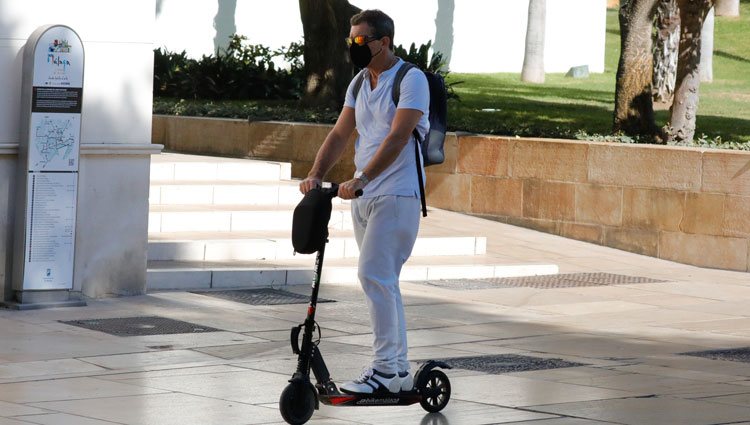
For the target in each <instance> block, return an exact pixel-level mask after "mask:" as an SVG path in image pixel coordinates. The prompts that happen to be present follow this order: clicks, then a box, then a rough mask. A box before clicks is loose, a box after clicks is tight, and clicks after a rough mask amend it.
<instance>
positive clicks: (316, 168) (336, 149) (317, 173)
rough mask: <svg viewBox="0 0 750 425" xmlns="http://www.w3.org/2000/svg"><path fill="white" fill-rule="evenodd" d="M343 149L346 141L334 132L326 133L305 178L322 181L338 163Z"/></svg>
mask: <svg viewBox="0 0 750 425" xmlns="http://www.w3.org/2000/svg"><path fill="white" fill-rule="evenodd" d="M345 148H346V140H344V139H343V138H342V137H340V136H339V135H337V134H335V133H334V132H331V133H328V136H327V137H326V139H325V141H324V142H323V145H322V146H321V147H320V149H319V150H318V154H317V155H316V156H315V163H313V166H312V168H311V169H310V172H309V173H308V174H307V177H315V178H318V179H321V180H322V179H323V177H325V175H326V174H328V172H329V171H330V170H331V168H333V166H334V165H335V164H336V163H337V162H338V161H339V159H340V158H341V155H342V154H343V153H344V149H345Z"/></svg>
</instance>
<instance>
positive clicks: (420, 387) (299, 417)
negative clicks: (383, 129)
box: [279, 184, 451, 425]
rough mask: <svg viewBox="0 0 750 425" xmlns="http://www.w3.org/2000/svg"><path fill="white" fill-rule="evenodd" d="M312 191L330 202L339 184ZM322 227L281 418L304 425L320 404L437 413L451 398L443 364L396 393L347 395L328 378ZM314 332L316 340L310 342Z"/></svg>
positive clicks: (427, 368) (426, 368)
mask: <svg viewBox="0 0 750 425" xmlns="http://www.w3.org/2000/svg"><path fill="white" fill-rule="evenodd" d="M314 190H321V191H323V193H324V194H325V195H326V199H327V200H328V202H329V203H330V202H331V201H332V200H333V198H334V197H336V196H337V194H338V185H336V184H333V185H332V187H330V188H324V189H314ZM356 195H357V196H360V195H361V191H358V192H357V194H356ZM296 224H297V223H296V222H295V225H296ZM325 226H326V228H325V230H324V232H325V242H324V243H323V244H322V245H321V247H320V248H319V249H318V251H317V254H316V257H315V272H314V275H313V282H312V294H311V296H310V304H309V306H308V308H307V318H306V319H305V322H304V323H302V324H301V325H299V326H295V327H293V328H292V332H291V345H292V352H294V354H296V355H297V356H298V358H297V370H296V371H295V372H294V374H293V375H292V378H291V379H290V380H289V384H288V385H287V386H286V388H284V391H283V392H282V393H281V398H280V399H279V410H280V411H281V416H282V417H283V418H284V420H285V421H286V422H287V423H289V424H293V425H296V424H304V423H305V422H307V421H308V420H309V419H310V418H311V417H312V415H313V412H314V411H315V410H317V409H318V408H319V407H320V404H319V403H321V402H322V403H323V404H327V405H331V406H405V405H410V404H415V403H420V404H421V406H422V408H423V409H424V410H426V411H427V412H439V411H440V410H442V409H443V408H444V407H445V406H446V405H447V404H448V401H449V400H450V396H451V384H450V381H449V380H448V377H447V376H446V375H445V373H444V372H443V371H441V370H439V368H442V369H450V368H451V367H450V366H449V365H447V364H446V363H444V362H440V361H434V360H428V361H427V362H425V363H424V364H422V365H421V366H420V367H419V369H418V370H417V372H416V374H415V375H414V388H412V389H411V390H409V391H401V392H398V393H391V392H389V391H387V390H382V392H375V393H373V394H349V393H346V392H341V391H339V389H338V387H337V386H336V383H335V382H333V380H332V379H331V375H330V373H329V371H328V368H327V367H326V364H325V361H323V355H322V354H321V352H320V348H319V344H320V337H321V331H320V326H319V325H318V324H317V323H316V322H315V311H316V309H317V304H318V290H319V288H320V275H321V272H322V269H323V256H324V254H325V243H327V242H328V239H327V237H328V230H327V229H328V228H327V222H326V223H325ZM316 330H317V334H318V338H317V340H316V341H313V335H314V333H316ZM300 333H301V334H302V345H301V346H300V344H299V338H300ZM310 370H312V372H313V374H314V375H315V380H316V381H317V383H316V384H315V385H313V383H312V382H311V381H310Z"/></svg>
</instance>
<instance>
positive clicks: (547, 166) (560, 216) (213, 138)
mask: <svg viewBox="0 0 750 425" xmlns="http://www.w3.org/2000/svg"><path fill="white" fill-rule="evenodd" d="M153 129H154V139H153V142H154V143H160V144H164V145H165V146H166V147H167V148H168V149H172V150H177V151H180V152H195V153H208V154H210V153H214V154H220V155H229V156H240V157H241V156H252V157H258V158H268V159H274V160H283V161H290V162H291V163H292V174H293V175H294V176H295V177H303V176H304V175H305V174H306V173H307V170H308V169H309V167H310V165H311V163H312V161H313V160H314V158H315V152H317V149H318V147H319V146H320V144H321V143H322V141H323V139H324V138H325V135H326V134H327V132H328V131H329V130H330V126H327V125H314V124H299V123H297V124H286V123H270V122H262V123H248V122H246V121H240V120H215V119H200V118H180V117H164V116H155V117H154V125H153ZM351 155H352V152H351V148H350V149H349V150H347V152H346V153H345V156H346V157H347V158H351ZM342 163H344V164H345V165H344V164H342V165H340V166H339V167H338V168H337V169H336V170H335V171H334V173H333V174H332V175H331V176H329V179H330V180H334V181H336V180H343V179H345V178H348V176H351V173H352V170H351V166H350V165H349V164H351V161H350V160H344V161H342ZM427 193H428V195H427V202H428V204H429V205H431V206H433V207H437V208H443V209H448V210H453V211H459V212H464V213H470V214H475V215H480V216H486V217H491V218H493V219H497V220H500V221H504V222H507V223H510V224H514V225H518V226H523V227H528V228H533V229H537V230H540V231H544V232H548V233H553V234H557V235H561V236H565V237H569V238H573V239H578V240H583V241H588V242H592V243H596V244H600V245H606V246H610V247H613V248H619V249H623V250H626V251H631V252H636V253H640V254H644V255H649V256H653V257H658V258H663V259H667V260H673V261H678V262H682V263H687V264H694V265H697V266H704V267H714V268H721V269H728V270H740V271H750V269H749V267H750V258H749V257H750V153H748V152H736V151H724V150H704V149H692V148H677V147H666V146H654V145H625V144H610V143H596V142H578V141H568V140H553V139H521V138H508V137H495V136H477V135H463V134H459V135H456V134H453V133H451V134H450V135H449V136H448V139H447V141H446V162H445V163H444V164H441V165H438V166H432V167H429V168H428V177H427Z"/></svg>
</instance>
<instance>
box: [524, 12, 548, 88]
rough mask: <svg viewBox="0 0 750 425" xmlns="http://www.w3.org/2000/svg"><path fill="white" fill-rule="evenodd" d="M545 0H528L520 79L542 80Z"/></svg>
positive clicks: (533, 81)
mask: <svg viewBox="0 0 750 425" xmlns="http://www.w3.org/2000/svg"><path fill="white" fill-rule="evenodd" d="M546 15H547V0H529V20H528V23H527V25H526V51H525V53H524V56H523V69H522V70H521V81H525V82H528V83H543V82H544V27H545V25H546V20H547V19H546Z"/></svg>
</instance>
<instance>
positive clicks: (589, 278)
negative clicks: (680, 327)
mask: <svg viewBox="0 0 750 425" xmlns="http://www.w3.org/2000/svg"><path fill="white" fill-rule="evenodd" d="M661 282H666V281H665V280H657V279H651V278H647V277H641V276H626V275H621V274H612V273H568V274H551V275H541V276H522V277H491V278H486V279H442V280H426V281H422V282H419V283H422V284H425V285H432V286H439V287H443V288H448V289H496V288H536V289H554V288H572V287H582V286H606V285H628V284H632V283H661Z"/></svg>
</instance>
